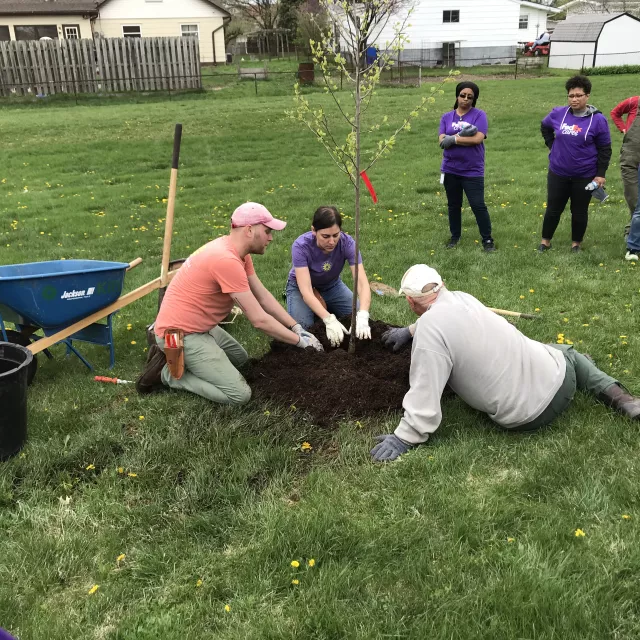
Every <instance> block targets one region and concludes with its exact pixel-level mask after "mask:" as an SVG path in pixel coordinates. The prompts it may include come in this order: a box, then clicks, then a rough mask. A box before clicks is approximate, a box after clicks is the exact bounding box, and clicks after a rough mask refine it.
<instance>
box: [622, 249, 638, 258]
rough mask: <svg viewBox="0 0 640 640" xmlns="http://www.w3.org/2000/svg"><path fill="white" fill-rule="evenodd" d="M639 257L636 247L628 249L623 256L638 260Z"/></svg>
mask: <svg viewBox="0 0 640 640" xmlns="http://www.w3.org/2000/svg"><path fill="white" fill-rule="evenodd" d="M639 258H640V251H639V250H637V249H629V251H627V255H626V256H625V257H624V259H625V260H638V259H639Z"/></svg>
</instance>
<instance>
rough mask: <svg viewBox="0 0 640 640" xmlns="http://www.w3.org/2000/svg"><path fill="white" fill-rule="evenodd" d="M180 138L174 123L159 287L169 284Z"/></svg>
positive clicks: (180, 126)
mask: <svg viewBox="0 0 640 640" xmlns="http://www.w3.org/2000/svg"><path fill="white" fill-rule="evenodd" d="M181 139H182V125H181V124H177V125H176V131H175V134H174V136H173V158H172V161H171V180H170V182H169V197H168V199H167V218H166V220H165V223H164V244H163V246H162V266H161V268H160V280H161V284H160V286H161V287H166V286H167V285H168V284H169V280H168V279H167V276H168V274H169V260H170V258H171V239H172V236H173V212H174V209H175V206H176V189H177V187H178V160H179V159H180V141H181Z"/></svg>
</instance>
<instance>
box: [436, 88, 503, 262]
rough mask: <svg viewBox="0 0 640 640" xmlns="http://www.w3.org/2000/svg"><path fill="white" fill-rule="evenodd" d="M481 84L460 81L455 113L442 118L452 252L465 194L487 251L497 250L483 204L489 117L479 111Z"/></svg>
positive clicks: (444, 178)
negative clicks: (477, 106) (479, 85)
mask: <svg viewBox="0 0 640 640" xmlns="http://www.w3.org/2000/svg"><path fill="white" fill-rule="evenodd" d="M479 96H480V89H479V88H478V85H477V84H475V83H473V82H461V83H459V84H458V86H457V87H456V103H455V104H454V105H453V111H449V112H448V113H445V114H444V115H443V116H442V118H441V119H440V137H439V140H440V147H441V148H442V149H444V158H443V160H442V176H443V181H444V188H445V191H446V192H447V202H448V205H449V230H450V231H451V239H450V240H449V242H448V243H447V248H448V249H453V247H455V246H456V245H457V244H458V242H459V241H460V235H461V234H462V197H463V194H466V196H467V200H468V201H469V206H470V207H471V210H472V211H473V213H474V215H475V217H476V222H477V223H478V229H479V230H480V235H481V236H482V246H483V248H484V250H485V251H495V245H494V242H493V237H492V236H491V218H490V217H489V211H488V209H487V205H486V204H485V202H484V139H485V138H486V137H487V130H488V128H489V125H488V122H487V114H486V113H485V112H484V111H481V110H480V109H476V102H477V101H478V97H479Z"/></svg>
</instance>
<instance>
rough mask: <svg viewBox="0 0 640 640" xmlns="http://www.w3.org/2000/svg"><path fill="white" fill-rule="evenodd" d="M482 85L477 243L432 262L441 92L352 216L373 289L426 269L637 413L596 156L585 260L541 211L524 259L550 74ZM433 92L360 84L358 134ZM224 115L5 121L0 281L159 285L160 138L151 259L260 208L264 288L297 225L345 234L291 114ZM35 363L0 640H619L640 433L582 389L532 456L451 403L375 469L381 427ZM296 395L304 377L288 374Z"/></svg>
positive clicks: (123, 363)
mask: <svg viewBox="0 0 640 640" xmlns="http://www.w3.org/2000/svg"><path fill="white" fill-rule="evenodd" d="M593 82H594V91H593V94H592V102H593V103H594V104H596V105H597V106H598V107H600V108H601V109H602V111H603V112H604V113H608V112H609V110H610V109H611V108H612V107H613V105H615V104H616V103H617V102H619V101H620V100H622V99H623V98H626V97H628V95H630V93H633V91H632V90H631V89H630V87H629V82H628V78H627V77H602V78H594V79H593ZM480 86H481V89H482V95H481V99H480V102H479V104H478V106H479V107H481V108H483V109H484V110H486V111H487V113H488V116H489V122H490V131H489V138H488V141H487V200H488V204H489V208H490V212H491V216H492V220H493V225H494V235H495V239H496V243H497V246H498V251H497V252H496V253H495V254H493V255H485V254H484V253H483V252H482V251H481V249H480V248H479V245H478V244H477V241H478V232H477V228H476V225H475V220H474V219H473V216H472V214H471V212H470V211H469V209H468V208H467V207H465V211H464V222H465V224H464V228H465V232H464V234H463V237H462V241H461V244H460V245H459V247H458V248H457V249H456V250H454V251H446V250H445V249H444V243H445V241H446V240H447V239H448V226H447V217H446V199H445V196H444V192H443V190H442V188H441V186H440V185H439V177H440V171H439V162H440V151H439V149H438V147H437V143H436V140H437V123H438V119H439V115H440V113H442V112H443V111H445V110H448V109H450V108H451V106H452V104H453V100H454V99H453V94H454V91H453V87H452V86H447V87H446V91H447V94H446V96H444V97H443V98H441V99H440V100H439V102H438V103H437V104H436V105H435V108H434V109H433V111H432V112H431V113H430V114H428V115H425V116H421V117H420V119H419V120H418V121H416V123H415V124H414V126H413V128H412V130H411V132H409V133H408V134H406V135H404V136H403V137H401V138H400V139H399V141H398V143H397V146H396V149H395V150H394V152H393V153H392V155H391V156H390V157H389V158H388V159H386V160H384V161H383V162H381V163H380V164H378V165H377V166H376V167H375V168H374V169H373V170H372V171H371V172H370V174H369V175H370V178H371V180H372V181H373V183H374V185H375V187H376V189H377V191H378V195H379V198H380V201H379V203H378V205H375V206H374V205H371V203H370V201H369V200H365V204H366V210H365V212H364V222H363V228H362V234H363V246H362V252H363V254H364V260H365V266H366V268H367V272H368V273H369V275H370V277H372V278H380V279H382V280H383V281H384V282H385V283H387V284H390V285H392V286H395V287H398V286H399V282H400V278H401V276H402V274H403V273H404V271H405V270H406V269H407V268H408V267H409V266H410V265H411V264H413V263H416V262H427V263H429V264H431V265H432V266H434V267H436V268H437V269H438V270H439V271H440V272H441V273H442V274H443V276H444V278H445V279H446V281H447V284H448V286H449V288H451V289H461V290H464V291H467V292H469V293H471V294H473V295H475V296H477V297H478V298H479V299H481V300H482V301H483V302H485V303H486V304H488V305H489V306H493V307H498V308H503V309H513V310H521V311H526V312H532V313H536V314H538V315H539V316H540V318H539V319H537V320H532V321H525V320H521V321H516V322H517V324H518V326H519V327H520V328H521V329H522V330H523V331H524V332H525V333H526V334H527V335H528V336H530V337H532V338H535V339H538V340H541V341H550V342H555V341H556V339H557V336H558V334H560V333H561V334H564V336H565V339H567V340H571V341H572V342H573V343H574V344H575V346H576V347H577V348H578V349H579V350H583V351H588V352H589V353H591V354H592V356H593V357H594V358H595V360H596V362H597V363H598V364H599V365H600V366H601V368H603V369H605V370H606V371H608V372H610V373H611V374H612V375H615V376H619V377H620V378H621V379H622V380H623V381H624V382H626V383H627V384H628V386H629V387H630V388H631V389H632V390H633V391H635V392H636V393H640V380H639V378H638V374H639V373H640V365H639V364H638V361H639V356H640V342H639V338H638V332H637V328H638V323H637V320H636V319H635V313H636V312H637V310H638V309H637V305H638V299H639V298H638V294H639V293H640V291H639V290H640V285H639V282H638V275H639V274H638V273H637V271H638V269H640V266H637V267H636V266H633V265H632V264H629V263H626V262H624V260H623V259H622V258H623V255H624V250H625V249H624V244H623V238H622V232H623V227H624V224H625V222H626V220H627V218H628V212H627V210H626V206H625V205H624V203H623V200H622V188H621V184H620V179H619V171H618V167H617V165H616V160H617V151H618V148H619V144H620V136H619V135H618V134H617V132H616V133H614V134H613V139H614V156H613V160H614V162H613V165H612V167H611V169H610V173H609V180H610V182H609V184H608V188H609V192H610V193H611V198H610V200H609V202H607V203H606V204H604V205H600V206H594V207H593V208H592V216H591V219H590V222H589V228H588V230H587V235H586V239H585V243H584V247H585V251H584V252H583V253H581V254H579V255H573V254H571V253H570V252H569V245H570V231H569V216H568V215H567V214H565V216H564V217H563V220H562V221H561V224H560V227H559V229H558V232H557V234H556V237H555V239H554V249H553V251H550V252H549V253H547V254H545V255H538V254H537V253H536V252H535V249H536V247H537V245H538V242H539V237H540V229H541V223H542V215H543V213H544V207H545V199H546V188H545V185H546V166H547V160H546V149H545V147H544V144H543V142H542V139H541V137H540V134H539V122H540V119H541V118H542V117H543V116H544V115H545V114H546V113H547V112H548V111H549V109H550V108H551V107H552V106H554V105H557V104H563V103H564V99H565V92H564V90H563V79H562V78H543V79H537V80H518V81H513V80H487V81H483V82H482V83H481V84H480ZM428 89H429V86H428V85H426V86H423V88H422V90H419V89H382V90H380V92H379V96H378V99H377V102H376V103H374V105H373V106H372V107H371V113H372V114H374V113H375V115H376V116H380V117H381V116H382V115H383V114H387V115H388V116H389V119H390V121H391V122H392V123H393V122H397V121H398V120H399V119H400V118H401V117H402V116H403V115H404V114H406V113H408V112H409V111H410V110H411V108H412V107H413V105H414V104H416V103H417V102H419V100H420V97H421V96H422V95H423V94H424V93H426V92H428ZM220 93H222V92H220ZM218 96H219V94H218V93H207V94H205V95H198V96H193V97H181V98H179V99H177V100H176V99H174V100H173V101H171V102H168V101H165V102H158V101H157V100H156V101H149V102H147V103H144V102H143V103H140V104H135V103H126V102H122V103H120V104H118V103H117V101H111V103H110V104H107V105H92V106H79V107H76V106H73V105H66V104H62V103H60V104H58V105H56V106H55V107H54V106H51V107H45V106H44V105H40V108H38V107H36V106H26V107H11V108H2V109H1V113H0V116H1V117H0V139H1V140H2V157H3V162H2V165H1V166H0V241H1V242H0V256H1V257H0V263H2V264H9V263H14V262H27V261H38V260H49V259H59V258H94V259H104V260H118V261H130V260H132V259H133V258H135V257H137V256H141V257H142V258H143V259H144V262H143V263H142V265H141V266H140V267H138V268H137V269H135V270H133V271H132V272H130V273H129V274H128V275H127V277H126V289H127V290H131V289H133V288H135V287H136V286H139V285H141V284H143V283H144V282H146V281H148V280H151V279H153V278H155V277H156V276H157V275H159V263H160V254H161V248H162V240H161V237H162V224H163V219H164V217H165V210H166V204H165V203H164V201H163V199H164V198H166V196H167V185H168V177H169V164H170V159H171V147H172V134H173V126H174V124H175V123H176V122H182V123H183V125H184V137H183V145H182V154H181V164H180V176H179V185H180V190H179V193H178V201H177V209H176V224H175V235H174V238H173V257H176V258H177V257H185V256H187V255H188V254H189V253H190V252H192V251H193V250H195V249H196V248H197V247H199V246H200V245H201V244H203V243H205V242H206V241H208V240H210V239H212V238H215V237H216V236H218V235H220V234H222V233H225V230H226V229H227V227H228V218H229V215H230V213H231V212H232V211H233V209H234V208H235V207H236V206H237V205H238V204H239V203H241V202H243V201H245V200H257V201H260V202H263V203H264V204H265V205H267V207H269V209H270V210H271V211H272V212H273V213H274V214H275V215H277V216H282V217H286V219H287V220H288V221H289V225H288V226H287V229H286V230H285V231H284V232H282V233H280V234H278V235H277V238H276V240H275V241H274V242H273V244H272V245H271V246H270V247H269V249H268V250H267V253H266V255H264V256H258V257H256V259H255V264H256V268H257V271H258V274H259V275H260V277H261V278H262V280H263V281H264V282H265V284H266V285H267V286H268V287H269V288H270V290H271V291H272V292H274V293H275V294H278V295H279V294H280V292H281V291H282V288H283V285H284V282H285V279H286V274H287V270H288V265H289V260H290V246H291V243H292V242H293V240H294V239H295V238H296V237H297V236H298V235H299V234H300V233H302V232H304V231H305V230H307V229H308V227H309V224H310V219H311V215H312V213H313V211H314V210H315V208H316V207H317V206H319V205H320V204H328V203H335V204H338V205H339V206H340V207H341V208H342V209H343V211H344V212H345V214H347V215H348V216H350V215H352V213H353V212H352V204H351V203H352V195H351V189H350V186H349V185H348V183H347V182H346V181H345V180H344V179H343V177H342V176H341V174H339V173H338V172H337V170H336V169H335V168H334V167H333V166H332V164H331V161H330V160H329V158H328V157H327V156H326V154H325V152H324V151H323V149H322V148H321V147H320V146H319V145H318V144H316V143H315V142H314V141H313V140H312V138H311V136H310V134H309V133H308V132H307V131H306V130H304V129H302V128H299V127H298V126H297V125H296V124H294V123H292V122H290V121H289V120H288V119H287V118H286V116H285V115H284V110H285V109H287V108H290V106H291V105H292V99H291V97H258V98H254V97H252V98H251V99H244V98H242V97H239V98H235V97H233V96H229V97H228V99H226V100H220V99H218ZM311 99H312V100H313V101H314V104H324V105H325V106H326V105H328V104H329V103H328V99H327V98H326V97H325V96H323V95H322V94H320V93H316V94H314V95H312V96H311ZM352 229H353V222H352V220H351V219H347V221H346V231H348V232H351V231H352ZM374 274H375V276H374ZM349 281H350V279H349V278H348V277H347V282H349ZM156 304H157V298H156V297H155V295H150V296H148V297H147V298H145V299H143V300H141V301H139V302H138V303H136V304H134V305H131V306H129V307H127V308H125V309H124V310H122V312H121V313H120V314H118V316H117V317H116V320H115V336H116V342H117V345H116V356H117V364H116V368H115V369H114V370H113V371H111V372H110V371H109V370H108V369H107V368H106V367H107V364H108V358H107V352H106V349H102V348H98V347H90V346H84V347H82V349H83V352H84V353H85V354H86V355H87V356H88V358H89V359H90V360H91V361H92V362H94V363H95V365H96V369H97V371H96V372H97V373H99V374H106V375H117V376H118V377H120V378H124V379H127V380H132V379H135V376H136V374H137V373H138V371H139V370H140V368H141V367H142V365H143V362H144V359H145V332H144V328H145V325H146V324H147V323H149V322H150V321H151V320H152V319H153V317H154V310H155V307H156ZM372 315H373V316H374V317H376V318H378V319H381V320H384V321H388V322H393V323H408V322H409V321H410V320H411V314H410V311H409V309H408V307H407V305H406V303H405V302H404V301H403V300H396V299H386V298H385V299H383V298H376V299H375V300H374V301H373V306H372ZM128 327H130V329H129V328H128ZM232 332H233V334H234V335H235V336H236V337H237V338H238V339H239V340H240V341H241V342H242V343H243V344H244V345H245V346H246V347H247V349H248V350H249V352H250V354H251V355H252V356H259V355H260V354H261V353H263V352H264V351H265V350H266V349H267V348H268V342H267V339H266V338H265V337H264V336H263V335H261V334H259V333H258V332H256V331H254V330H253V329H252V328H251V327H250V326H249V325H248V323H247V321H246V320H245V319H241V320H240V321H239V324H237V325H234V327H233V329H232ZM53 351H54V353H55V360H53V361H48V360H46V359H45V358H43V357H40V368H39V370H38V373H37V376H36V378H35V381H34V384H33V385H32V386H31V387H30V389H29V441H28V444H27V446H26V447H25V449H24V451H23V453H21V454H20V455H19V456H17V457H16V458H14V459H12V460H10V461H9V462H5V463H3V464H2V465H0V626H3V627H6V628H8V629H10V630H12V631H13V632H14V633H15V635H17V636H18V637H19V638H20V639H21V640H35V639H45V638H46V639H49V638H69V639H70V638H95V639H109V640H115V639H133V638H135V639H140V640H143V639H156V638H163V639H173V638H175V639H184V638H189V639H200V638H216V639H227V640H231V639H234V640H236V639H238V638H243V639H249V638H251V639H253V638H255V639H257V638H261V639H262V638H273V639H276V638H277V639H281V638H324V639H327V640H329V639H337V638H361V639H368V638H416V639H424V638H430V639H434V640H435V639H443V640H444V639H456V640H458V639H459V640H469V639H472V638H473V639H475V638H486V639H492V640H494V639H504V640H515V639H516V638H522V639H524V638H527V639H533V638H535V639H536V640H543V639H545V640H551V639H555V638H561V637H562V638H564V639H567V640H569V639H574V638H576V639H578V638H580V639H584V638H589V639H591V638H593V639H598V640H601V639H603V638H615V639H627V638H628V639H631V638H637V637H638V636H639V634H640V605H639V604H638V586H639V585H638V575H639V571H640V551H639V550H638V549H639V546H640V545H639V543H640V492H639V489H638V478H639V470H640V463H639V462H638V461H639V460H640V444H639V442H640V438H639V433H638V427H637V426H636V425H635V424H633V423H631V422H628V421H626V420H625V419H623V418H621V417H618V416H617V415H615V414H613V413H612V412H611V411H610V410H608V409H607V408H605V407H604V406H601V405H598V404H596V403H595V402H593V401H592V400H591V399H588V398H586V397H584V396H582V395H580V394H578V395H577V396H576V399H575V402H574V404H573V406H572V407H571V408H570V410H569V411H567V412H566V413H565V414H564V415H563V416H562V417H561V418H560V419H559V420H558V421H557V422H556V423H555V424H554V425H553V426H552V427H551V428H549V429H547V430H545V431H542V432H540V433H537V434H535V435H531V436H521V435H509V434H505V433H503V432H501V431H499V430H497V429H496V428H495V427H494V426H493V425H492V423H491V421H490V420H489V419H488V418H486V417H485V416H483V415H480V414H478V413H476V412H475V411H473V410H471V409H469V408H468V407H466V406H465V405H464V404H463V403H462V402H460V401H459V400H458V399H455V398H454V399H450V400H447V401H446V402H445V405H444V408H443V412H444V420H443V423H442V426H441V428H440V429H439V431H438V432H437V434H436V435H435V437H434V438H433V439H432V440H431V441H430V442H429V443H428V444H427V445H426V446H423V447H419V448H418V449H416V450H414V451H412V452H411V453H409V454H407V455H406V456H404V457H403V458H402V459H401V461H398V462H397V463H393V464H390V465H386V466H379V465H374V464H372V463H371V462H370V460H369V453H368V452H369V449H370V448H371V446H372V444H373V436H374V435H376V434H379V433H386V432H389V431H391V430H393V429H394V428H395V426H396V424H397V422H398V419H399V415H398V414H394V413H392V414H390V415H388V416H383V417H380V418H379V419H378V420H367V421H364V422H363V423H362V424H357V423H356V421H355V419H354V420H350V421H344V422H342V423H341V424H339V425H336V427H335V429H334V430H322V431H321V430H318V429H317V428H315V427H314V426H313V424H311V423H310V422H309V421H308V420H306V419H305V417H304V416H302V415H300V414H299V413H298V412H295V411H292V410H291V409H289V408H284V407H277V406H273V405H271V406H263V405H261V404H260V403H259V402H257V401H252V402H251V403H250V404H249V405H247V406H246V407H244V408H242V409H235V410H231V409H226V408H220V407H217V406H213V405H212V404H210V403H208V402H206V401H204V400H202V399H200V398H197V397H195V396H191V395H187V394H179V393H165V394H159V395H153V396H145V397H140V396H138V395H137V394H136V393H135V391H134V390H133V389H132V388H131V387H126V386H118V387H116V386H113V385H100V384H98V383H95V382H93V380H92V377H93V376H92V374H90V373H89V372H88V371H87V370H86V369H85V368H84V366H83V365H82V364H81V363H80V362H79V361H78V360H77V359H75V358H73V359H65V358H64V352H63V349H62V348H60V347H56V348H54V349H53ZM291 383H292V385H297V384H299V385H303V384H304V383H305V381H304V380H298V379H297V378H296V372H295V371H292V372H291ZM317 392H318V393H319V394H322V392H323V390H322V389H318V390H317ZM522 393H523V394H525V393H526V390H525V389H523V390H522ZM304 441H307V442H309V443H311V445H312V447H313V449H312V450H311V452H308V453H305V452H303V451H302V450H301V444H302V443H303V442H304ZM577 529H581V530H582V531H583V532H584V534H585V535H584V536H583V537H576V535H575V532H576V530H577ZM312 559H313V561H314V562H313V563H312V564H313V565H314V566H309V561H310V560H312ZM292 561H296V562H298V563H299V566H296V567H294V566H292V564H291V563H292ZM293 580H297V581H298V583H297V584H294V583H293V582H292V581H293ZM96 586H97V588H96Z"/></svg>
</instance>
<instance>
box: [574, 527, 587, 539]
mask: <svg viewBox="0 0 640 640" xmlns="http://www.w3.org/2000/svg"><path fill="white" fill-rule="evenodd" d="M573 535H574V536H575V537H576V538H584V537H585V536H586V535H587V534H586V533H585V532H584V531H583V530H582V529H576V530H575V532H574V534H573Z"/></svg>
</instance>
